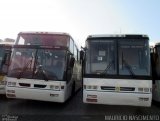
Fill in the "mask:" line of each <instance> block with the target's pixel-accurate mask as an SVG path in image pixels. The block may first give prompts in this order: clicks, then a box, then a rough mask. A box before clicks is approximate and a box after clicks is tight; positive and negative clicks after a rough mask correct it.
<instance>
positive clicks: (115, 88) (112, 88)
mask: <svg viewBox="0 0 160 121" xmlns="http://www.w3.org/2000/svg"><path fill="white" fill-rule="evenodd" d="M118 88H119V91H135V88H134V87H118ZM101 90H108V91H117V87H113V86H101Z"/></svg>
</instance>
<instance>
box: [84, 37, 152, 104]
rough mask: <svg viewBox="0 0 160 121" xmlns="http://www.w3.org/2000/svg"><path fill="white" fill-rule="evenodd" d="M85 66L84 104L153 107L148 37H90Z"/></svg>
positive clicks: (87, 43)
mask: <svg viewBox="0 0 160 121" xmlns="http://www.w3.org/2000/svg"><path fill="white" fill-rule="evenodd" d="M84 63H85V64H84V65H85V71H84V76H83V102H84V103H94V104H108V105H133V106H146V107H149V106H151V100H152V92H151V91H152V80H151V71H150V50H149V38H148V36H147V35H90V36H88V38H87V40H86V46H85V62H84Z"/></svg>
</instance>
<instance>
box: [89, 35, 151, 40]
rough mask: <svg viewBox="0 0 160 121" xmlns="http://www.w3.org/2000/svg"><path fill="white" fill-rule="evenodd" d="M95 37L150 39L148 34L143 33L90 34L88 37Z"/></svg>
mask: <svg viewBox="0 0 160 121" xmlns="http://www.w3.org/2000/svg"><path fill="white" fill-rule="evenodd" d="M93 38H128V39H130V38H136V39H141V38H145V39H149V37H148V35H142V34H97V35H89V36H88V37H87V40H88V39H93Z"/></svg>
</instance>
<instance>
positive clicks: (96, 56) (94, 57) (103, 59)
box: [86, 40, 117, 74]
mask: <svg viewBox="0 0 160 121" xmlns="http://www.w3.org/2000/svg"><path fill="white" fill-rule="evenodd" d="M116 68H117V66H116V44H115V41H113V40H91V41H89V43H88V49H87V53H86V73H87V74H116V72H117V71H116Z"/></svg>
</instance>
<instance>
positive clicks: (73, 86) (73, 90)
mask: <svg viewBox="0 0 160 121" xmlns="http://www.w3.org/2000/svg"><path fill="white" fill-rule="evenodd" d="M74 94H75V81H74V82H73V84H72V92H71V96H73V95H74Z"/></svg>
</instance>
